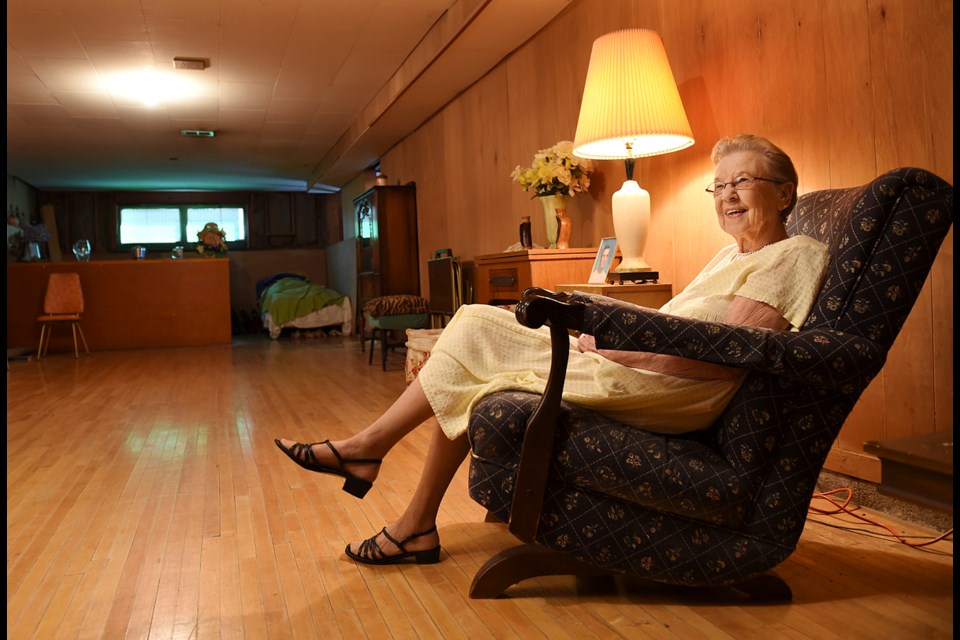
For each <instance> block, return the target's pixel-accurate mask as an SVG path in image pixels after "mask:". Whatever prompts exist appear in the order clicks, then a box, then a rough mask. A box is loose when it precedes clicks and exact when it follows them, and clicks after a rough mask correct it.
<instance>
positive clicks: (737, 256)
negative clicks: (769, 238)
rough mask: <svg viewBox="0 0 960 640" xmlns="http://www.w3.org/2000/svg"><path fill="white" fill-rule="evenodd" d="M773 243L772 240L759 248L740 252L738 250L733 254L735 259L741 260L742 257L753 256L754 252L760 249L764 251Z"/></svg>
mask: <svg viewBox="0 0 960 640" xmlns="http://www.w3.org/2000/svg"><path fill="white" fill-rule="evenodd" d="M771 244H773V243H772V242H768V243H767V244H765V245H763V246H762V247H760V248H759V249H754V250H753V251H740V252H737V253H735V254H733V259H734V260H739V259H740V258H746V257H747V256H752V255H753V254H755V253H756V252H758V251H763V250H764V249H766V248H767V247H769V246H770V245H771Z"/></svg>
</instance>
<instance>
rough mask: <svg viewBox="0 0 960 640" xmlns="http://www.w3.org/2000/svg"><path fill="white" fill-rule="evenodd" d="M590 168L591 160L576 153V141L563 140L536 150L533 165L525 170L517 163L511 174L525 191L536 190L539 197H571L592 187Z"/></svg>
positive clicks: (591, 166) (535, 192) (591, 167)
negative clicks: (574, 146) (559, 195)
mask: <svg viewBox="0 0 960 640" xmlns="http://www.w3.org/2000/svg"><path fill="white" fill-rule="evenodd" d="M591 171H593V164H592V163H591V162H590V161H589V160H587V159H586V158H578V157H576V156H575V155H573V143H572V142H570V141H569V140H561V141H560V142H558V143H557V144H555V145H553V146H552V147H549V148H547V149H540V150H539V151H537V153H536V154H534V156H533V164H532V165H530V167H528V168H526V169H524V168H523V167H521V166H520V165H517V166H516V168H515V169H514V170H513V171H512V172H511V173H510V177H511V178H512V179H513V181H514V182H516V183H518V184H519V185H520V187H521V188H522V189H523V190H524V191H529V190H530V189H533V192H534V194H536V195H538V196H549V195H554V194H561V195H566V196H572V195H573V194H575V193H577V192H580V191H586V190H587V189H588V188H589V187H590V172H591Z"/></svg>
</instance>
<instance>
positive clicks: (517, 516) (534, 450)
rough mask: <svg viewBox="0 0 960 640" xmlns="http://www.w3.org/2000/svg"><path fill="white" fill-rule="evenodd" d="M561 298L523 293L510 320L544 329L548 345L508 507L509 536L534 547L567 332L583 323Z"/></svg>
mask: <svg viewBox="0 0 960 640" xmlns="http://www.w3.org/2000/svg"><path fill="white" fill-rule="evenodd" d="M548 296H550V297H548ZM565 297H566V296H563V295H559V294H553V293H552V292H549V291H546V290H542V289H528V290H527V291H525V292H524V294H523V297H522V299H521V300H520V302H519V303H518V304H517V310H516V316H517V320H518V321H519V322H520V323H521V324H523V325H526V326H528V327H532V328H539V327H541V326H543V325H544V324H548V325H549V326H550V344H551V360H550V374H549V377H548V378H547V385H546V388H545V389H544V392H543V396H542V397H541V398H540V404H538V405H537V408H536V410H534V412H533V413H532V414H531V415H530V419H529V420H527V430H526V432H525V434H524V437H523V446H522V447H521V449H520V464H519V465H518V466H517V479H516V487H515V489H514V493H513V504H512V505H511V507H510V524H509V529H510V532H511V533H513V534H514V535H515V536H517V537H518V538H520V539H521V540H523V541H524V542H533V541H534V537H535V536H536V533H537V526H538V525H539V522H540V512H541V510H542V508H543V496H544V492H545V490H546V486H547V471H548V469H549V467H550V456H551V454H552V453H553V441H554V434H555V432H556V428H557V420H558V418H559V416H560V398H561V395H562V393H563V383H564V379H565V378H566V375H567V361H568V358H569V355H570V338H569V336H570V333H569V330H570V329H576V328H577V327H578V325H580V324H582V323H583V308H584V305H582V304H580V303H573V304H570V303H566V302H563V301H562V300H563V299H564V298H565Z"/></svg>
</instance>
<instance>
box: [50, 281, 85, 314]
mask: <svg viewBox="0 0 960 640" xmlns="http://www.w3.org/2000/svg"><path fill="white" fill-rule="evenodd" d="M43 312H44V313H46V314H50V315H57V314H67V313H83V289H81V288H80V274H78V273H51V274H50V276H49V278H47V293H46V295H44V297H43Z"/></svg>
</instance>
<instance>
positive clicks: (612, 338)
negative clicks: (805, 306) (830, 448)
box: [570, 293, 886, 395]
mask: <svg viewBox="0 0 960 640" xmlns="http://www.w3.org/2000/svg"><path fill="white" fill-rule="evenodd" d="M570 301H571V303H581V304H584V318H583V322H582V324H581V330H582V331H583V332H584V333H589V334H591V335H593V336H594V338H595V339H596V343H597V347H598V348H601V349H617V350H622V351H648V352H653V353H662V354H667V355H674V356H680V357H683V358H690V359H693V360H701V361H704V362H711V363H714V364H721V365H726V366H731V367H739V368H744V369H749V370H753V371H759V372H763V373H769V374H774V375H778V376H784V377H787V378H790V379H793V380H798V381H800V382H802V383H804V384H807V385H810V386H813V387H817V388H822V389H830V390H836V391H840V392H841V393H845V394H848V395H853V394H859V393H860V392H861V391H862V390H863V389H864V388H866V386H867V384H869V382H870V380H872V379H873V378H874V376H876V375H877V373H879V372H880V369H881V368H882V367H883V364H884V361H885V360H886V350H885V349H884V348H883V346H882V345H880V344H878V343H876V342H874V341H872V340H870V339H868V338H864V337H863V336H859V335H856V334H852V333H845V332H842V331H835V330H832V329H825V328H817V329H805V330H802V331H779V330H775V329H761V328H757V327H746V326H741V325H734V324H727V323H722V322H706V321H703V320H693V319H690V318H681V317H679V316H673V315H669V314H665V313H660V312H658V311H655V310H653V309H647V308H644V307H640V306H638V305H634V304H630V303H627V302H623V301H620V300H615V299H613V298H607V297H604V296H596V295H592V294H582V293H574V294H573V295H571V296H570Z"/></svg>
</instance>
